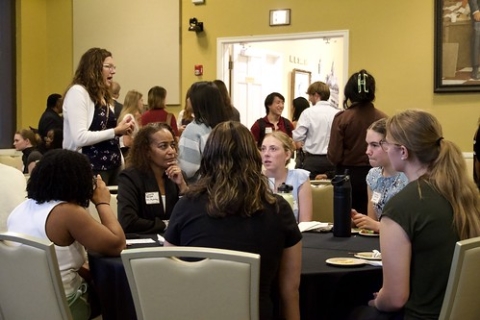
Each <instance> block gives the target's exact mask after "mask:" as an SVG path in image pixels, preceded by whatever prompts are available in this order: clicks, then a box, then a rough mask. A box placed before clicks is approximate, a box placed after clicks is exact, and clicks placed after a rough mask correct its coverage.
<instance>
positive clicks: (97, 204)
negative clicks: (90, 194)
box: [95, 202, 110, 208]
mask: <svg viewBox="0 0 480 320" xmlns="http://www.w3.org/2000/svg"><path fill="white" fill-rule="evenodd" d="M102 204H106V205H107V206H109V205H110V203H108V202H99V203H96V204H95V208H97V207H98V206H100V205H102Z"/></svg>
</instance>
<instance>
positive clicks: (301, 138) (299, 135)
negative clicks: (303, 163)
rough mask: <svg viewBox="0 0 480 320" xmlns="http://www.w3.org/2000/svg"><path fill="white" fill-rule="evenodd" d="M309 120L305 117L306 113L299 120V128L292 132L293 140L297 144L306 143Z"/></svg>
mask: <svg viewBox="0 0 480 320" xmlns="http://www.w3.org/2000/svg"><path fill="white" fill-rule="evenodd" d="M308 127H309V126H308V119H307V116H306V115H305V111H304V112H303V113H302V114H301V115H300V118H299V119H298V122H297V126H296V127H295V130H293V131H292V138H293V141H295V142H302V143H305V140H306V139H307V132H308Z"/></svg>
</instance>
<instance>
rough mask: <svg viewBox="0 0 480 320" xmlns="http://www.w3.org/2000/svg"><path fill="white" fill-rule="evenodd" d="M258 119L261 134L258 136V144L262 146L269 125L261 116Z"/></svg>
mask: <svg viewBox="0 0 480 320" xmlns="http://www.w3.org/2000/svg"><path fill="white" fill-rule="evenodd" d="M257 121H258V126H259V128H260V135H259V136H258V141H257V146H258V147H259V148H260V147H261V146H262V142H263V138H265V128H266V127H267V124H266V123H265V120H264V119H263V118H260V119H258V120H257Z"/></svg>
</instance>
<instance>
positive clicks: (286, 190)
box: [277, 182, 294, 210]
mask: <svg viewBox="0 0 480 320" xmlns="http://www.w3.org/2000/svg"><path fill="white" fill-rule="evenodd" d="M292 190H293V187H292V186H291V185H288V184H286V183H285V182H283V183H282V184H281V185H280V186H278V188H277V194H279V195H281V196H282V197H283V198H284V199H285V200H287V202H288V204H289V205H290V207H291V208H292V210H293V208H294V199H293V194H292Z"/></svg>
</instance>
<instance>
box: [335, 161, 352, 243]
mask: <svg viewBox="0 0 480 320" xmlns="http://www.w3.org/2000/svg"><path fill="white" fill-rule="evenodd" d="M332 184H333V235H334V236H335V237H350V236H351V235H352V226H351V214H350V213H351V211H352V185H351V183H350V176H349V175H348V170H345V174H343V175H341V174H339V175H335V177H334V178H333V179H332Z"/></svg>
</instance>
